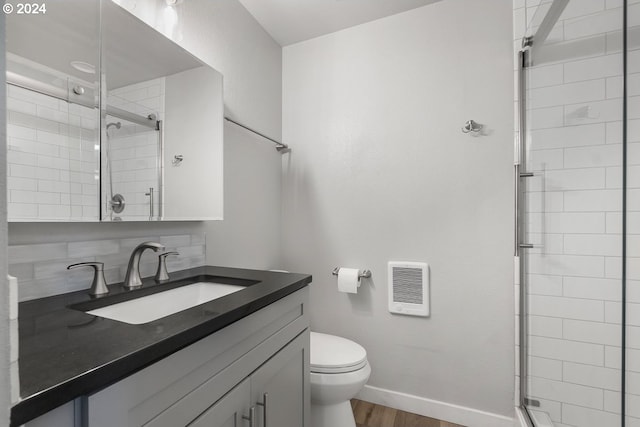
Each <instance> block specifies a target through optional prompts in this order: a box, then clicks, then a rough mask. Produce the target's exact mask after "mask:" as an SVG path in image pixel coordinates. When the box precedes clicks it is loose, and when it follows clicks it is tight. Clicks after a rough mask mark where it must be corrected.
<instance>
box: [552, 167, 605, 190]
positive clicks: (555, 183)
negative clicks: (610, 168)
mask: <svg viewBox="0 0 640 427" xmlns="http://www.w3.org/2000/svg"><path fill="white" fill-rule="evenodd" d="M543 180H544V185H545V190H546V191H564V190H595V189H600V188H605V185H606V170H605V169H602V168H587V169H567V170H552V171H546V172H545V173H544V177H543Z"/></svg>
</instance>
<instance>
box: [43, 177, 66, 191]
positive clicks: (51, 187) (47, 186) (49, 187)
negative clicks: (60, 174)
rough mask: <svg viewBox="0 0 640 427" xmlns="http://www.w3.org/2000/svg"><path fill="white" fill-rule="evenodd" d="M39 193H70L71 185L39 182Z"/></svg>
mask: <svg viewBox="0 0 640 427" xmlns="http://www.w3.org/2000/svg"><path fill="white" fill-rule="evenodd" d="M36 182H37V183H38V191H41V192H55V193H69V183H68V182H63V181H48V180H42V179H41V180H38V181H36Z"/></svg>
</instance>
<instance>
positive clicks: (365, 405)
mask: <svg viewBox="0 0 640 427" xmlns="http://www.w3.org/2000/svg"><path fill="white" fill-rule="evenodd" d="M351 407H352V408H353V414H354V416H355V418H356V426H357V427H463V426H461V425H458V424H453V423H448V422H446V421H440V420H436V419H434V418H429V417H423V416H420V415H415V414H410V413H409V412H404V411H400V410H398V409H393V408H387V407H386V406H381V405H375V404H373V403H369V402H365V401H363V400H357V399H353V400H352V401H351Z"/></svg>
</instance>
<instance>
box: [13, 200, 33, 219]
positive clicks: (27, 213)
mask: <svg viewBox="0 0 640 427" xmlns="http://www.w3.org/2000/svg"><path fill="white" fill-rule="evenodd" d="M7 212H8V213H7V215H8V216H9V218H37V217H38V205H35V204H31V203H8V206H7Z"/></svg>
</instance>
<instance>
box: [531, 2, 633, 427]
mask: <svg viewBox="0 0 640 427" xmlns="http://www.w3.org/2000/svg"><path fill="white" fill-rule="evenodd" d="M536 3H539V2H536ZM527 13H531V14H533V17H532V19H531V20H530V22H531V24H530V28H529V31H528V35H529V36H531V37H530V39H528V43H529V46H528V47H527V49H526V54H525V64H524V65H525V68H524V72H523V74H524V82H525V84H526V85H525V87H524V93H522V95H524V99H525V103H524V107H525V110H526V112H525V113H526V115H525V123H524V124H525V126H524V132H523V136H524V139H525V144H524V147H523V148H524V153H523V154H522V157H521V158H522V160H523V162H522V164H521V166H520V172H521V174H520V178H519V179H520V186H521V195H520V202H521V208H520V213H521V219H522V222H521V224H522V229H521V231H520V242H519V249H520V255H521V268H522V275H521V287H522V289H521V298H522V299H523V306H522V309H523V311H524V312H523V313H522V316H523V319H522V322H523V323H522V326H523V328H522V329H521V331H522V334H523V335H522V337H521V346H522V347H523V350H524V352H523V357H522V358H521V363H522V364H523V367H522V371H521V375H522V378H521V380H522V382H523V383H522V385H523V386H522V388H521V392H522V394H523V396H522V397H523V403H524V404H525V406H526V408H527V410H528V413H529V414H530V417H531V420H532V422H533V424H534V425H536V426H575V427H591V426H593V427H615V426H621V425H623V424H622V419H621V415H620V414H621V412H622V400H623V399H622V395H621V393H622V392H623V378H624V372H623V366H622V364H623V357H622V354H623V349H624V345H623V344H624V342H623V326H622V319H623V316H622V311H623V310H622V308H623V303H622V301H623V288H624V286H623V285H624V281H623V268H624V267H623V265H624V263H623V256H624V253H623V226H622V225H623V209H624V208H623V162H624V157H623V148H624V146H623V136H624V132H623V128H624V127H623V120H624V113H623V111H624V102H623V101H624V97H623V96H624V93H623V72H624V68H623V55H624V51H623V37H622V35H623V33H622V30H623V2H592V1H582V0H572V1H566V0H555V1H553V2H546V3H543V4H541V5H540V6H539V7H538V8H530V9H527ZM629 425H632V424H629Z"/></svg>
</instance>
